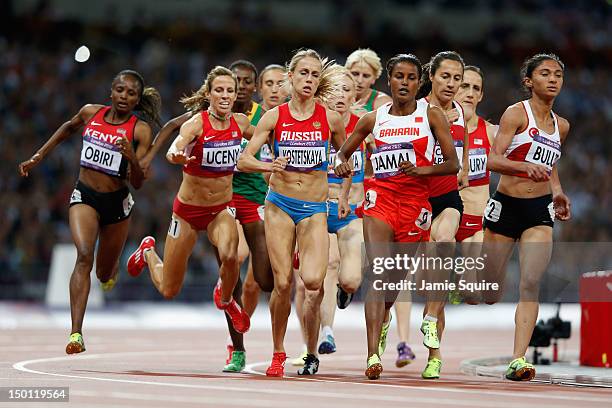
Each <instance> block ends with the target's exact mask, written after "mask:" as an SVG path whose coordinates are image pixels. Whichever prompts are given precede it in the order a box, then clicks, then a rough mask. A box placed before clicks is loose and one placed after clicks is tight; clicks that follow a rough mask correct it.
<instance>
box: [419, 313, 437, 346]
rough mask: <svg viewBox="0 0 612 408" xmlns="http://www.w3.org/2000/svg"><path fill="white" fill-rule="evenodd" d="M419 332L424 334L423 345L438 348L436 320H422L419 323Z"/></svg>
mask: <svg viewBox="0 0 612 408" xmlns="http://www.w3.org/2000/svg"><path fill="white" fill-rule="evenodd" d="M421 333H423V334H424V335H425V337H424V338H423V345H424V346H425V347H428V348H432V349H439V348H440V340H438V322H432V321H431V320H423V323H421Z"/></svg>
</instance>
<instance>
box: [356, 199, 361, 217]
mask: <svg viewBox="0 0 612 408" xmlns="http://www.w3.org/2000/svg"><path fill="white" fill-rule="evenodd" d="M355 215H356V216H357V217H359V218H363V201H362V202H360V203H359V205H358V206H357V208H355Z"/></svg>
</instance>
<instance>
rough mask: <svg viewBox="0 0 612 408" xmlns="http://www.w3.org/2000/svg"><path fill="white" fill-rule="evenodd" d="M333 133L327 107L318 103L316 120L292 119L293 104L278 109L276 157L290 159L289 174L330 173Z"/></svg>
mask: <svg viewBox="0 0 612 408" xmlns="http://www.w3.org/2000/svg"><path fill="white" fill-rule="evenodd" d="M330 135H331V130H330V128H329V123H328V121H327V113H326V111H325V107H323V105H320V104H318V103H315V109H314V112H313V113H312V116H311V117H309V118H308V119H305V120H297V119H295V118H294V117H293V116H291V112H290V110H289V103H288V102H287V103H284V104H282V105H280V106H279V107H278V120H277V121H276V126H275V127H274V155H275V156H276V157H289V162H288V163H287V167H286V168H285V170H289V171H313V170H321V171H324V172H327V150H328V145H329V137H330Z"/></svg>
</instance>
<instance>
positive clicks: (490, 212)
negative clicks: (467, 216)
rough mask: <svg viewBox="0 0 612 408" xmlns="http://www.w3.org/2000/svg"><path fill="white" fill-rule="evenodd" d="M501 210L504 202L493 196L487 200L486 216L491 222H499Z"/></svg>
mask: <svg viewBox="0 0 612 408" xmlns="http://www.w3.org/2000/svg"><path fill="white" fill-rule="evenodd" d="M501 210H502V203H501V202H499V201H497V200H494V199H492V198H489V201H488V202H487V206H486V208H485V212H484V217H485V218H486V219H487V220H489V221H491V222H497V221H499V217H500V215H501Z"/></svg>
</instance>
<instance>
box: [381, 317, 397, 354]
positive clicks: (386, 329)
mask: <svg viewBox="0 0 612 408" xmlns="http://www.w3.org/2000/svg"><path fill="white" fill-rule="evenodd" d="M391 320H393V315H392V314H391V312H389V321H388V322H387V323H384V322H383V325H382V329H381V330H380V340H378V355H379V356H380V357H382V355H383V354H384V352H385V349H386V348H387V334H389V327H390V326H391Z"/></svg>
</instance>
